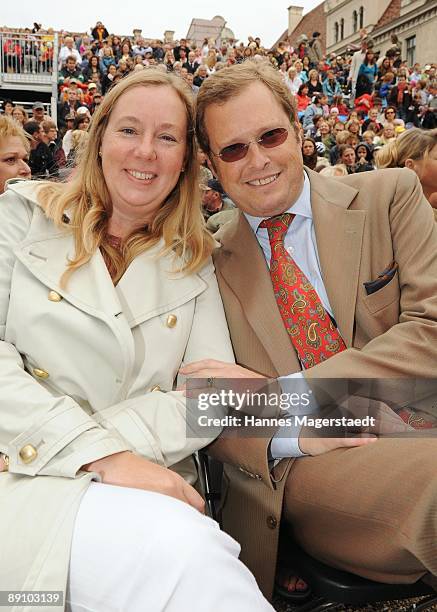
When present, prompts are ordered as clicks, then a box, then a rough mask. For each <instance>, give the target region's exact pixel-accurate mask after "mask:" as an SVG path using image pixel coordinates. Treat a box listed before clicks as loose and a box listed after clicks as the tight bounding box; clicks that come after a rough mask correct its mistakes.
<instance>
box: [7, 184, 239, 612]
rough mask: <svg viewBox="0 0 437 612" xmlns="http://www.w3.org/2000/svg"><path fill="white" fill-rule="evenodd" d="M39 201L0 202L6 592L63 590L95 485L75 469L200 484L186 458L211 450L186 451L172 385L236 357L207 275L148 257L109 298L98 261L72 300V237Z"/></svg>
mask: <svg viewBox="0 0 437 612" xmlns="http://www.w3.org/2000/svg"><path fill="white" fill-rule="evenodd" d="M35 197H36V196H35V184H34V183H31V182H13V183H12V184H11V185H10V186H9V189H8V190H7V192H6V193H5V194H4V195H3V196H2V197H1V198H0V340H1V341H0V451H1V452H4V453H6V454H7V455H9V457H10V471H9V473H7V472H2V473H0V590H21V589H29V590H37V589H42V590H47V589H50V590H62V591H65V587H66V581H67V576H68V562H69V550H70V544H71V535H72V528H73V524H74V519H75V515H76V512H77V509H78V505H79V502H80V498H81V495H82V494H83V493H84V492H85V490H86V489H87V487H88V485H89V482H90V480H91V479H93V478H94V479H98V477H97V475H96V474H94V475H93V474H88V473H84V472H78V470H79V468H80V466H82V465H84V464H85V463H88V462H90V461H92V460H94V459H97V458H101V457H104V456H106V455H109V454H111V453H115V452H118V451H122V450H126V449H131V450H133V451H134V452H135V453H138V454H139V455H142V456H144V457H146V458H147V459H150V460H151V461H155V462H156V463H159V464H160V465H164V466H171V467H172V468H174V469H175V470H176V471H178V472H179V473H180V474H182V475H183V476H184V477H185V478H186V479H187V480H188V481H189V482H194V481H195V479H196V474H195V468H194V464H193V459H192V457H191V455H192V453H193V452H195V451H196V450H197V449H199V448H200V447H203V446H205V445H206V444H207V443H208V442H209V441H210V439H209V438H206V439H205V438H203V439H202V438H201V437H199V436H197V437H193V438H189V437H188V438H187V435H186V407H185V398H184V397H183V395H182V393H181V392H179V391H173V390H172V389H173V387H174V380H175V378H176V376H177V373H178V368H179V367H180V364H181V363H182V362H185V363H189V362H191V361H195V360H198V359H204V358H215V359H222V360H225V361H232V360H233V353H232V349H231V344H230V341H229V336H228V330H227V326H226V322H225V317H224V314H223V310H222V304H221V300H220V296H219V293H218V289H217V285H216V280H215V276H214V272H213V267H212V264H211V263H209V264H208V265H207V266H206V267H205V268H204V269H203V270H202V272H201V273H199V274H193V275H191V276H186V277H183V276H181V275H177V274H174V273H171V272H170V270H171V269H172V259H171V258H170V256H166V257H164V256H160V257H159V258H157V257H155V255H156V252H157V250H158V249H153V252H152V251H149V252H147V253H145V254H142V255H141V256H139V257H137V258H136V259H135V260H134V261H133V262H132V264H131V265H130V266H129V268H128V270H127V271H126V273H125V274H124V276H123V277H122V279H121V280H120V282H119V284H118V285H117V287H114V286H113V284H112V281H111V278H110V276H109V274H108V272H107V270H106V267H105V264H104V261H103V259H102V256H101V254H100V252H99V251H97V252H96V253H95V254H94V256H93V258H92V260H91V261H90V262H89V263H88V264H87V265H86V266H84V267H82V268H81V269H79V270H78V271H77V272H75V273H74V274H73V275H72V276H71V279H70V281H69V283H68V285H67V288H66V289H64V290H63V289H61V288H60V286H59V279H60V276H61V274H62V272H63V270H64V267H65V262H66V260H67V258H68V257H71V256H72V254H73V240H72V236H71V234H70V233H69V231H68V225H67V226H66V229H65V230H64V229H59V228H56V227H55V226H54V225H53V223H52V222H50V221H48V220H47V219H46V218H45V216H44V214H43V212H42V210H41V208H40V207H39V206H38V204H37V201H36V199H35ZM173 269H174V268H173ZM60 298H61V299H60ZM102 486H103V485H102ZM2 609H4V610H7V609H13V610H26V611H27V610H29V612H31V611H32V610H35V608H31V607H29V608H28V607H26V606H23V607H22V606H18V607H16V608H2ZM38 609H39V610H41V609H46V608H38ZM56 609H59V608H53V607H50V608H47V610H56Z"/></svg>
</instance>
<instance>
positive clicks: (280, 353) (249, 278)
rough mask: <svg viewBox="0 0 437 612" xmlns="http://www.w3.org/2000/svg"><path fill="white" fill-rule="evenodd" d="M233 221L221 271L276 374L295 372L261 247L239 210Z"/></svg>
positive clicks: (294, 359) (294, 357) (297, 367)
mask: <svg viewBox="0 0 437 612" xmlns="http://www.w3.org/2000/svg"><path fill="white" fill-rule="evenodd" d="M232 224H233V227H232V229H231V228H230V231H229V232H226V236H224V239H223V246H222V249H223V253H222V256H221V257H220V261H221V264H220V272H221V274H222V275H223V277H224V279H225V280H226V282H227V284H228V285H229V286H230V287H231V289H232V290H233V292H234V293H235V294H236V295H237V296H238V299H239V300H240V303H241V305H242V307H243V310H244V314H245V315H246V317H247V320H248V321H249V324H250V326H251V327H252V329H253V331H254V333H255V334H256V335H257V336H258V338H259V339H260V341H261V343H262V344H263V346H264V348H265V349H266V351H267V353H268V355H269V357H270V359H271V361H272V363H273V366H274V367H275V369H276V371H277V372H278V374H279V375H285V374H289V373H290V372H296V371H298V370H300V365H299V361H298V359H297V355H296V352H295V351H294V349H293V347H292V344H291V342H290V339H289V337H288V334H287V332H286V330H285V328H284V324H283V322H282V319H281V315H280V314H279V310H278V307H277V305H276V299H275V295H274V293H273V288H272V283H271V280H270V274H269V271H268V267H267V264H266V261H265V259H264V255H263V253H262V250H261V248H260V246H259V244H258V242H257V240H256V238H255V236H254V234H253V231H252V229H251V227H250V226H249V224H248V222H247V221H246V218H245V217H244V215H243V214H242V213H241V212H240V214H239V215H238V217H237V219H236V221H235V222H232Z"/></svg>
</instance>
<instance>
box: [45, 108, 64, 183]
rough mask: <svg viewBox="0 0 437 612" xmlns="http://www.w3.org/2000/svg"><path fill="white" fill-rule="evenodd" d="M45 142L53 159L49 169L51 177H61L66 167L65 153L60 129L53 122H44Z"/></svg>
mask: <svg viewBox="0 0 437 612" xmlns="http://www.w3.org/2000/svg"><path fill="white" fill-rule="evenodd" d="M42 129H43V135H42V136H43V142H44V143H45V144H46V145H47V146H48V148H49V151H50V155H51V158H52V164H51V166H50V167H49V168H48V173H49V175H50V176H56V177H57V176H59V170H60V168H63V167H64V166H65V162H66V159H65V153H64V149H63V148H62V146H61V142H60V141H59V139H58V128H57V126H56V123H55V122H54V121H51V120H47V121H43V122H42Z"/></svg>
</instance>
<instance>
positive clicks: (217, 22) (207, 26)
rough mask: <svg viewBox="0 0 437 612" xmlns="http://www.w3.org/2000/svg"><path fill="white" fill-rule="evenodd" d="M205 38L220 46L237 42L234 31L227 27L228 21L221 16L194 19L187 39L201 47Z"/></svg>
mask: <svg viewBox="0 0 437 612" xmlns="http://www.w3.org/2000/svg"><path fill="white" fill-rule="evenodd" d="M205 38H206V39H207V40H208V41H211V42H212V43H214V44H215V45H218V46H220V45H221V44H222V43H227V42H229V43H234V42H235V40H236V39H235V36H234V33H233V31H232V30H230V29H229V28H227V27H226V19H224V18H223V17H221V16H220V15H216V16H215V17H213V18H212V19H198V18H195V19H192V21H191V24H190V27H189V29H188V33H187V35H186V39H187V40H191V42H192V43H193V44H195V45H196V46H198V47H201V46H202V44H203V41H204V40H205Z"/></svg>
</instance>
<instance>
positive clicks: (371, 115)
mask: <svg viewBox="0 0 437 612" xmlns="http://www.w3.org/2000/svg"><path fill="white" fill-rule="evenodd" d="M370 123H373V125H374V126H377V131H379V130H382V123H380V122H379V121H378V109H377V108H370V109H369V112H368V114H367V119H365V120H364V121H363V123H362V125H361V129H362V131H366V130H368V129H369V124H370Z"/></svg>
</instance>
